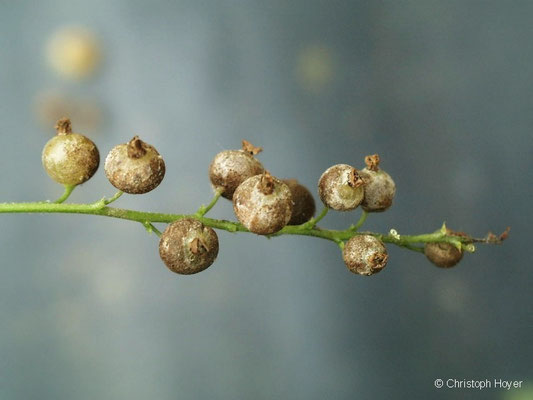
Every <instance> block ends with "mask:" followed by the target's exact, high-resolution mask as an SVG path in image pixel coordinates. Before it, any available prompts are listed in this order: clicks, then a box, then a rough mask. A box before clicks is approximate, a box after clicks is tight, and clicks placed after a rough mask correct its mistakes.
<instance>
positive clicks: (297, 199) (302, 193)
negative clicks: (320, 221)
mask: <svg viewBox="0 0 533 400" xmlns="http://www.w3.org/2000/svg"><path fill="white" fill-rule="evenodd" d="M283 183H285V184H286V185H287V186H288V187H289V189H290V191H291V196H292V203H293V204H292V214H291V219H290V221H289V223H288V224H287V225H300V224H303V223H305V222H307V221H309V220H310V219H311V218H312V217H313V216H314V215H315V211H316V206H315V199H314V198H313V195H312V194H311V192H310V191H309V190H308V189H307V188H306V187H305V186H303V185H301V184H300V183H299V182H298V181H297V180H296V179H283Z"/></svg>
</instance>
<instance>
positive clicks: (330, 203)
mask: <svg viewBox="0 0 533 400" xmlns="http://www.w3.org/2000/svg"><path fill="white" fill-rule="evenodd" d="M318 194H319V196H320V200H322V202H323V203H324V205H325V206H326V207H328V208H331V209H333V210H337V211H349V210H353V209H355V208H357V206H358V205H359V204H361V201H363V196H364V182H363V180H362V179H361V177H360V176H359V173H358V171H357V170H356V169H355V168H354V167H352V166H350V165H347V164H337V165H334V166H332V167H330V168H328V169H327V170H326V171H325V172H324V173H323V174H322V176H321V177H320V179H319V181H318Z"/></svg>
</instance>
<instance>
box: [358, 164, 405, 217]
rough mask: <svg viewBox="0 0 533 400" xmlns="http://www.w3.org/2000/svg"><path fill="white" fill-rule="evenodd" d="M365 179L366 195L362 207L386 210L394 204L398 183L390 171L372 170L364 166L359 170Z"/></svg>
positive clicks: (368, 209) (374, 210)
mask: <svg viewBox="0 0 533 400" xmlns="http://www.w3.org/2000/svg"><path fill="white" fill-rule="evenodd" d="M359 174H360V175H361V178H363V180H364V181H365V196H364V198H363V201H362V202H361V207H363V210H365V211H367V212H381V211H385V210H386V209H387V208H389V207H390V206H391V205H392V200H393V199H394V195H395V194H396V184H395V183H394V181H393V180H392V178H391V177H390V175H389V174H388V173H386V172H385V171H383V170H382V169H379V170H378V171H372V170H369V169H368V168H364V169H362V170H361V171H359Z"/></svg>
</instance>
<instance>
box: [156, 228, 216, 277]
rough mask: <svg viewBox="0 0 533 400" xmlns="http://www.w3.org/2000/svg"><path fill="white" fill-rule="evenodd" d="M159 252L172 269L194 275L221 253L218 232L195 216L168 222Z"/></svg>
mask: <svg viewBox="0 0 533 400" xmlns="http://www.w3.org/2000/svg"><path fill="white" fill-rule="evenodd" d="M159 255H160V257H161V259H162V260H163V262H164V263H165V265H166V266H167V267H168V269H170V270H171V271H173V272H175V273H177V274H182V275H191V274H196V273H198V272H201V271H203V270H204V269H206V268H207V267H209V266H210V265H211V264H213V262H214V261H215V259H216V258H217V255H218V236H217V234H216V232H215V231H214V230H213V229H211V228H210V227H208V226H205V225H204V224H202V223H201V222H200V221H197V220H195V219H192V218H186V219H181V220H179V221H176V222H173V223H171V224H169V225H168V226H167V228H166V229H165V231H164V232H163V234H162V235H161V239H160V240H159Z"/></svg>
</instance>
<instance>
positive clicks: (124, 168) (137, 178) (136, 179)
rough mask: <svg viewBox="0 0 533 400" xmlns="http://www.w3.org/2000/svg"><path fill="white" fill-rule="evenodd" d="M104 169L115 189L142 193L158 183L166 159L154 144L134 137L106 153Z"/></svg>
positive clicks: (163, 171) (163, 172)
mask: <svg viewBox="0 0 533 400" xmlns="http://www.w3.org/2000/svg"><path fill="white" fill-rule="evenodd" d="M104 170H105V174H106V176H107V179H109V182H111V184H112V185H113V186H114V187H116V188H117V189H119V190H122V191H123V192H126V193H130V194H142V193H147V192H149V191H151V190H153V189H155V188H156V187H157V186H158V185H159V184H160V183H161V181H162V180H163V178H164V176H165V162H164V161H163V157H161V155H159V153H158V152H157V150H156V149H155V148H154V147H153V146H151V145H149V144H148V143H145V142H143V141H142V140H141V139H139V137H138V136H135V137H134V138H133V139H131V140H130V141H129V142H128V143H123V144H119V145H117V146H115V147H114V148H113V149H112V150H111V151H110V152H109V154H108V155H107V158H106V160H105V165H104Z"/></svg>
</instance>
